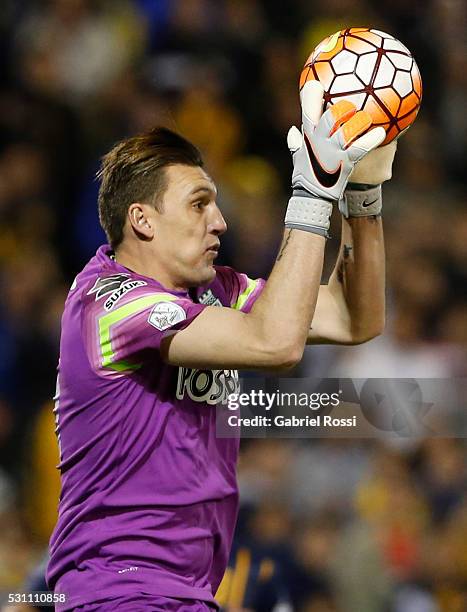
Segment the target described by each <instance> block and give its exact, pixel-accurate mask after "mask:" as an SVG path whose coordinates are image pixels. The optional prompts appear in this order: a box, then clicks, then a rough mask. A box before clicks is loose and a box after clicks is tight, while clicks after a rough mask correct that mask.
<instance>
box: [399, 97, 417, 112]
mask: <svg viewBox="0 0 467 612" xmlns="http://www.w3.org/2000/svg"><path fill="white" fill-rule="evenodd" d="M419 106H420V102H419V99H418V98H417V96H416V95H415V94H414V93H411V94H409V95H408V96H406V97H405V98H404V99H403V100H402V104H401V107H400V110H399V113H398V115H399V117H403V116H404V115H407V113H410V112H412V110H413V109H415V108H416V109H418V107H419Z"/></svg>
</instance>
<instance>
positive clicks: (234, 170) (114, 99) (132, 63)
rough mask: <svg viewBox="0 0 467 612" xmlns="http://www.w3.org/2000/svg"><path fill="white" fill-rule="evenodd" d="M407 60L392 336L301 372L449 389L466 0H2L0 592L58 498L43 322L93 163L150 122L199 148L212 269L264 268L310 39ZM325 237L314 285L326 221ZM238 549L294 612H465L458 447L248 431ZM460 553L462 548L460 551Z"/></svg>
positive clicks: (90, 246) (465, 258)
mask: <svg viewBox="0 0 467 612" xmlns="http://www.w3.org/2000/svg"><path fill="white" fill-rule="evenodd" d="M351 25H354V26H359V25H364V26H365V25H369V26H372V27H377V28H379V29H381V30H384V31H388V32H390V33H391V34H393V35H395V36H396V37H397V38H399V39H400V40H401V41H402V42H403V43H404V44H405V45H406V46H407V47H408V48H409V49H411V51H413V53H414V55H415V58H416V60H417V63H418V65H419V67H420V71H421V74H422V78H423V82H424V99H423V104H422V110H421V112H420V114H419V117H418V118H417V121H416V123H415V124H414V126H413V127H412V128H411V129H410V130H409V131H408V133H407V134H406V135H405V136H404V137H403V138H402V139H401V141H400V143H399V151H398V154H397V157H396V162H395V165H394V178H393V180H392V181H391V182H390V184H387V185H386V186H385V187H384V221H385V231H386V245H387V277H388V324H387V330H386V332H385V334H384V335H383V336H382V337H381V338H378V339H376V340H374V341H372V342H370V343H368V344H366V345H362V346H361V347H351V348H339V347H316V348H310V349H307V351H306V356H305V359H304V362H303V364H302V366H301V369H300V372H298V374H300V375H302V376H316V377H320V376H328V375H329V376H335V377H345V376H348V377H355V378H368V377H395V378H404V377H414V378H416V377H428V378H451V377H464V376H467V282H466V281H467V206H466V167H465V159H466V158H467V114H466V113H465V108H466V102H467V37H466V32H467V27H466V26H467V6H466V4H465V2H464V1H463V0H413V1H412V2H411V3H410V6H409V5H408V4H407V2H405V1H402V0H380V1H379V2H378V3H374V2H370V1H369V0H326V2H323V3H321V2H317V1H316V0H289V1H288V2H281V1H279V0H2V2H1V6H0V279H1V286H2V292H1V295H0V592H1V591H2V590H4V589H6V588H7V587H12V586H16V587H18V586H20V585H21V584H22V583H23V580H24V578H25V575H26V574H27V572H28V571H29V570H30V569H31V568H32V567H33V566H34V564H35V563H36V561H37V559H38V558H39V557H40V555H41V554H42V552H43V549H44V546H45V545H46V542H47V539H48V535H49V532H50V529H51V525H52V524H53V522H54V520H55V515H54V513H55V508H56V498H55V494H56V493H55V492H56V478H57V474H56V470H55V468H54V465H55V463H56V454H57V451H56V445H55V442H54V438H53V417H52V412H51V410H52V404H51V398H52V396H53V393H54V386H55V377H56V364H57V356H58V343H59V335H60V316H61V311H62V307H63V302H64V299H65V296H66V294H67V291H68V287H69V286H70V284H71V282H72V280H73V277H74V275H75V274H76V273H77V272H78V271H79V270H80V269H81V267H82V266H83V265H84V264H85V263H86V261H87V260H88V259H89V258H90V257H91V256H92V255H93V253H94V252H95V250H96V248H97V247H98V246H99V245H100V244H101V243H102V242H104V241H105V239H104V235H103V232H102V231H101V230H100V228H99V223H98V217H97V211H96V196H97V190H98V185H97V183H96V181H95V178H94V177H95V173H96V170H97V168H98V164H99V158H100V156H101V155H103V154H104V153H105V152H106V150H107V149H108V148H109V147H110V146H111V145H112V144H113V143H114V142H116V141H117V140H119V139H121V138H122V137H125V136H128V135H132V134H134V133H137V132H140V131H143V130H146V129H147V128H150V127H152V126H154V125H165V126H167V127H170V128H172V129H175V130H177V131H179V132H181V133H182V134H184V135H185V136H186V137H188V138H189V139H191V140H192V141H193V142H194V143H196V144H197V145H198V146H199V147H200V149H201V150H202V152H203V154H204V157H205V160H206V166H207V168H208V170H209V172H210V173H211V175H212V176H213V178H214V180H215V181H216V183H217V184H218V186H219V193H220V196H219V204H220V206H221V208H222V210H223V212H224V214H225V217H226V219H227V222H228V224H229V231H228V233H227V234H226V235H225V236H224V238H223V246H222V261H221V262H220V263H224V264H228V265H233V266H234V267H235V268H237V269H238V270H241V271H244V272H247V273H248V274H249V275H250V276H253V277H255V276H265V275H267V274H268V272H269V270H270V268H271V266H272V263H273V260H274V256H275V253H276V250H277V248H278V244H279V241H280V237H281V232H282V218H283V214H284V207H285V203H286V201H287V198H288V194H289V183H290V172H291V162H290V159H289V152H288V150H287V147H286V144H285V135H286V133H287V130H288V128H289V126H290V125H291V124H292V123H297V122H299V117H300V114H299V99H298V78H299V74H300V70H301V67H302V65H303V63H304V61H305V59H306V58H307V56H308V55H309V53H310V51H311V49H312V48H313V47H314V46H315V45H316V44H317V43H318V42H319V41H320V40H321V39H322V38H324V36H326V35H328V34H330V33H333V32H334V31H336V30H338V29H340V28H343V27H348V26H351ZM333 228H334V229H333V231H332V233H333V235H334V239H333V240H331V241H329V243H328V247H327V263H326V271H325V274H326V275H328V274H329V273H330V271H331V269H332V264H333V261H334V259H335V255H336V252H337V247H338V242H339V240H338V235H339V226H338V218H337V216H336V219H334V222H333ZM240 479H241V485H242V493H243V507H242V514H241V521H240V526H239V537H248V538H249V539H250V540H251V541H256V540H257V541H258V542H260V543H261V545H262V546H263V545H264V546H266V547H269V548H270V550H271V555H273V556H275V557H277V560H278V563H279V564H280V565H282V566H283V567H284V568H285V575H286V578H287V580H286V583H287V586H288V588H289V590H290V594H291V595H290V596H291V597H292V599H293V602H294V605H295V608H296V609H297V610H301V611H303V612H380V611H381V612H386V611H394V612H437V611H439V612H458V611H459V612H461V610H465V609H467V554H466V548H465V542H466V540H467V502H466V497H465V491H466V489H465V485H466V477H465V441H464V440H461V439H431V440H419V441H418V442H414V443H413V444H411V445H409V446H404V447H399V446H395V445H390V444H387V443H382V442H376V441H369V440H366V441H364V442H360V443H358V442H357V441H351V442H350V441H347V442H346V441H343V440H339V441H334V442H333V441H323V440H321V441H311V440H308V441H306V442H302V443H299V442H297V441H295V442H293V443H291V442H287V441H285V440H284V441H278V440H276V441H271V440H269V441H250V442H249V443H248V444H245V445H244V448H243V451H242V457H241V465H240ZM462 543H463V544H464V546H462Z"/></svg>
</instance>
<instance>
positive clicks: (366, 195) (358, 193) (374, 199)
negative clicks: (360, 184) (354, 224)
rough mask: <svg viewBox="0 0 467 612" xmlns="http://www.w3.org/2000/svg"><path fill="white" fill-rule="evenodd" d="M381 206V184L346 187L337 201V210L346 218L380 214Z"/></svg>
mask: <svg viewBox="0 0 467 612" xmlns="http://www.w3.org/2000/svg"><path fill="white" fill-rule="evenodd" d="M382 207H383V200H382V195H381V185H368V186H365V188H363V189H358V190H357V189H353V188H352V187H350V189H349V188H348V187H347V189H346V190H345V192H344V196H343V198H341V200H340V201H339V210H340V211H341V213H342V214H343V215H344V217H346V218H347V219H348V218H349V217H374V216H377V215H380V214H381V210H382Z"/></svg>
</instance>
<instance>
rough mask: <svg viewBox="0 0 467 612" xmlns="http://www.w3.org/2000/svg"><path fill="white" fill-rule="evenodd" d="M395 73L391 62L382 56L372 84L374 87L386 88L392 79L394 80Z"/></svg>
mask: <svg viewBox="0 0 467 612" xmlns="http://www.w3.org/2000/svg"><path fill="white" fill-rule="evenodd" d="M395 71H396V70H395V68H394V66H393V65H392V64H391V62H390V61H389V60H388V58H387V57H385V56H384V55H383V57H382V58H381V62H380V64H379V66H378V72H377V73H376V78H375V80H374V83H373V85H374V87H386V86H387V85H390V84H391V82H392V79H393V78H394V73H395Z"/></svg>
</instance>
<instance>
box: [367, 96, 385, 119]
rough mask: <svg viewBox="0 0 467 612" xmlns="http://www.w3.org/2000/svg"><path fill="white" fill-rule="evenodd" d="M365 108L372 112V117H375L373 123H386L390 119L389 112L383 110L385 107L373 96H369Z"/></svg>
mask: <svg viewBox="0 0 467 612" xmlns="http://www.w3.org/2000/svg"><path fill="white" fill-rule="evenodd" d="M363 110H366V112H367V113H370V115H371V118H372V119H373V123H379V124H382V123H386V121H388V120H389V119H390V117H389V116H388V113H387V112H385V111H384V110H383V108H382V107H381V106H380V105H379V104H378V102H377V101H376V100H375V99H374V98H373V96H368V100H367V101H366V104H365V107H364V109H363Z"/></svg>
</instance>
